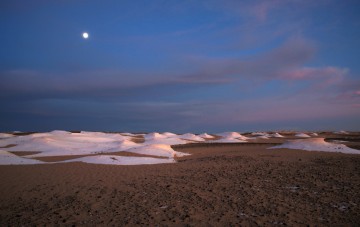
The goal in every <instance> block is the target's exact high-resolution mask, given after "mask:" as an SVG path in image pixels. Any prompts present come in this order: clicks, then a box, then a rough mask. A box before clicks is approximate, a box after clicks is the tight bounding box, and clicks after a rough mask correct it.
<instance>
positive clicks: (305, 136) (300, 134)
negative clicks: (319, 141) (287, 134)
mask: <svg viewBox="0 0 360 227" xmlns="http://www.w3.org/2000/svg"><path fill="white" fill-rule="evenodd" d="M295 136H296V137H300V138H310V137H311V136H309V135H307V134H305V133H297V134H295Z"/></svg>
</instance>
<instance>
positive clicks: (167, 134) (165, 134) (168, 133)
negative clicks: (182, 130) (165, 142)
mask: <svg viewBox="0 0 360 227" xmlns="http://www.w3.org/2000/svg"><path fill="white" fill-rule="evenodd" d="M163 135H164V136H166V137H174V136H177V135H176V134H175V133H172V132H164V133H163Z"/></svg>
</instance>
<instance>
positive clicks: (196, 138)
mask: <svg viewBox="0 0 360 227" xmlns="http://www.w3.org/2000/svg"><path fill="white" fill-rule="evenodd" d="M178 138H180V139H184V140H193V141H198V142H201V141H205V140H204V138H201V137H200V136H197V135H195V134H191V133H186V134H182V135H180V136H178Z"/></svg>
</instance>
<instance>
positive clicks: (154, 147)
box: [127, 144, 189, 158]
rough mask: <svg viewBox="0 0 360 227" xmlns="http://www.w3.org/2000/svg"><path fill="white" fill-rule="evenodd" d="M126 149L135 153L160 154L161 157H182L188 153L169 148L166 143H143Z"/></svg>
mask: <svg viewBox="0 0 360 227" xmlns="http://www.w3.org/2000/svg"><path fill="white" fill-rule="evenodd" d="M127 151H128V152H132V153H137V154H145V155H154V156H162V157H168V158H174V157H182V156H185V155H189V154H186V153H182V152H178V151H174V150H173V149H172V148H171V146H170V145H167V144H150V145H144V146H141V147H134V148H130V149H128V150H127Z"/></svg>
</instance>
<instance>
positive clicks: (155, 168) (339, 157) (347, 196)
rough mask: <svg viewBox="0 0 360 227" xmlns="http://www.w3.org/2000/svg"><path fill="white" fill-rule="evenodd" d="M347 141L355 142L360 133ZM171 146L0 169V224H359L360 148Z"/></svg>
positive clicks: (268, 144)
mask: <svg viewBox="0 0 360 227" xmlns="http://www.w3.org/2000/svg"><path fill="white" fill-rule="evenodd" d="M323 136H326V137H328V138H329V140H331V139H332V138H333V139H336V140H340V139H343V140H345V139H348V141H349V140H351V142H350V143H349V144H348V145H349V146H351V147H353V148H357V149H359V145H360V137H359V135H353V136H346V138H345V137H344V136H338V135H333V134H324V135H323ZM281 142H283V139H270V140H261V139H259V140H256V141H254V142H249V143H239V144H186V145H179V146H173V147H174V149H175V150H177V151H181V152H187V153H190V154H192V155H191V156H185V157H182V158H178V159H177V161H178V163H175V164H157V165H139V166H115V165H97V164H86V163H62V164H44V165H27V166H25V165H23V166H22V165H17V166H0V182H1V184H0V201H1V203H0V226H34V225H36V226H39V225H40V226H41V225H50V226H54V225H55V226H56V225H59V226H104V225H106V226H144V225H150V226H239V225H242V226H258V225H260V226H274V225H275V226H278V225H289V226H307V225H310V226H314V225H317V226H359V225H360V155H351V154H341V153H328V152H309V151H301V150H289V149H271V150H269V149H267V148H268V147H271V146H273V145H274V144H278V143H281Z"/></svg>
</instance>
